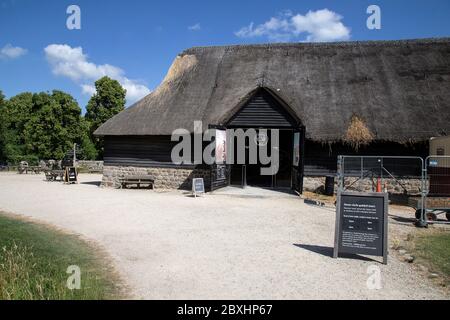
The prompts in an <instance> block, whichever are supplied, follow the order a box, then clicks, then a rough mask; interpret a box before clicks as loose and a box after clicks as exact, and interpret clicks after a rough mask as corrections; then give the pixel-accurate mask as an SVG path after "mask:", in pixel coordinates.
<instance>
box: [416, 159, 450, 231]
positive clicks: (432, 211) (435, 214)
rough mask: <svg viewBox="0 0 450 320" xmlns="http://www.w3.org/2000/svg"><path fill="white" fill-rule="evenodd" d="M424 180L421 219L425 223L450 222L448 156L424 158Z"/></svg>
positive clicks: (449, 168)
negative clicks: (424, 189)
mask: <svg viewBox="0 0 450 320" xmlns="http://www.w3.org/2000/svg"><path fill="white" fill-rule="evenodd" d="M425 182H426V186H427V190H426V192H427V194H426V200H425V201H424V208H423V211H422V212H421V221H424V222H425V225H426V224H428V223H435V224H450V156H429V157H427V158H426V159H425ZM424 213H426V214H424Z"/></svg>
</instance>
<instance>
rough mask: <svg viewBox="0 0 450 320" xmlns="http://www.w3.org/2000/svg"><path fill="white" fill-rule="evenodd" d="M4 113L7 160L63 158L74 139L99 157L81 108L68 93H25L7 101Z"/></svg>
mask: <svg viewBox="0 0 450 320" xmlns="http://www.w3.org/2000/svg"><path fill="white" fill-rule="evenodd" d="M0 117H1V120H2V128H1V130H0V131H1V134H0V135H1V136H2V139H1V141H2V145H1V150H2V156H3V161H5V160H6V161H8V162H11V163H18V162H19V161H22V160H26V161H29V162H31V163H36V162H37V161H38V160H39V159H62V158H63V157H64V156H65V154H66V152H67V151H68V150H70V149H71V148H72V147H73V144H74V143H77V144H79V145H80V146H81V149H82V150H83V157H84V158H95V157H96V152H95V149H94V150H93V149H92V147H93V145H92V142H91V141H90V140H89V138H88V137H89V134H88V125H87V123H86V122H85V120H84V119H83V118H82V116H81V109H80V107H79V106H78V103H77V102H76V101H75V99H74V98H73V97H72V96H70V95H69V94H67V93H64V92H62V91H57V90H55V91H53V92H52V93H51V94H49V93H45V92H41V93H35V94H32V93H29V92H26V93H21V94H19V95H17V96H14V97H12V98H11V99H9V100H7V101H6V102H5V101H4V102H3V106H2V107H1V109H0ZM85 148H86V151H84V150H85Z"/></svg>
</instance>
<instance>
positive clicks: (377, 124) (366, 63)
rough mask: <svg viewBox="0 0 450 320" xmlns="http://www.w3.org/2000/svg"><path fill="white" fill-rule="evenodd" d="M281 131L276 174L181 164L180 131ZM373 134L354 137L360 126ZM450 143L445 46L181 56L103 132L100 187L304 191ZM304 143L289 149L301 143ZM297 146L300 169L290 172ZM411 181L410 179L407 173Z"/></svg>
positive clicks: (444, 42) (397, 44)
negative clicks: (342, 165)
mask: <svg viewBox="0 0 450 320" xmlns="http://www.w3.org/2000/svg"><path fill="white" fill-rule="evenodd" d="M194 121H201V122H202V123H203V128H221V129H230V128H254V129H256V130H260V129H268V130H270V129H279V130H280V147H279V148H280V170H279V172H278V173H277V175H276V176H273V177H260V176H258V174H257V172H258V170H257V169H258V168H259V167H258V165H253V166H252V165H248V166H246V170H245V171H243V170H242V165H241V166H239V165H226V164H225V165H221V166H219V165H211V166H208V165H205V164H199V165H189V164H181V165H176V164H174V163H172V160H171V150H172V148H173V146H174V145H175V144H176V142H172V141H171V134H172V132H173V131H174V130H175V129H179V128H185V129H188V130H191V131H192V130H193V125H194ZM355 121H356V122H358V123H359V125H362V126H363V127H364V130H366V132H365V134H364V136H363V137H361V138H358V136H356V137H355V135H352V134H351V132H350V134H349V131H351V128H352V125H353V124H354V122H355ZM449 132H450V39H448V38H443V39H422V40H402V41H368V42H340V43H298V44H297V43H295V44H294V43H289V44H267V45H238V46H217V47H195V48H191V49H188V50H185V51H184V52H182V53H181V54H179V55H178V56H177V57H176V59H175V61H174V62H173V64H172V66H171V68H170V70H169V71H168V73H167V75H166V77H165V79H164V80H163V82H162V83H161V84H160V86H159V87H158V88H156V89H155V91H153V92H152V93H151V94H149V95H148V96H146V97H145V98H143V99H142V100H140V101H138V102H137V103H135V104H134V105H132V106H131V107H129V108H127V109H126V110H124V111H123V112H121V113H120V114H118V115H116V116H115V117H113V118H112V119H110V120H108V121H107V122H106V123H104V124H103V125H102V126H101V127H100V128H99V129H97V130H96V132H95V134H96V135H97V136H102V137H104V141H105V150H104V165H105V166H104V177H103V184H104V185H106V186H117V184H118V181H119V179H120V178H121V177H123V176H124V175H127V174H131V173H143V174H149V175H152V176H153V177H154V179H155V187H156V188H190V186H191V181H192V178H195V177H202V178H204V179H205V184H206V186H207V189H210V190H213V189H216V188H219V187H221V186H224V185H228V184H240V183H241V182H242V181H243V175H245V176H246V177H247V183H248V184H255V185H262V186H266V187H267V186H269V187H285V188H292V189H296V190H297V191H299V192H301V191H302V185H303V179H304V177H305V178H307V177H322V176H326V175H334V174H336V168H337V156H338V155H340V154H361V155H389V156H392V155H396V156H425V155H427V153H428V140H429V139H430V138H431V137H435V136H443V135H448V134H449ZM296 133H297V134H299V136H300V139H299V140H298V139H294V135H295V134H296ZM294 140H295V143H296V144H298V146H297V147H298V148H299V149H300V161H298V162H297V163H296V164H295V163H294V162H293V151H292V149H293V147H294V145H293V144H294ZM405 174H408V173H405Z"/></svg>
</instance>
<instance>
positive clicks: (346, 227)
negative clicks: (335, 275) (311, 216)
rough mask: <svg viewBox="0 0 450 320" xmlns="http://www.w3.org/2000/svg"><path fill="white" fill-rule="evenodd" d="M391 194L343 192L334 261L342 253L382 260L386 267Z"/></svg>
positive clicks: (337, 207) (337, 206)
mask: <svg viewBox="0 0 450 320" xmlns="http://www.w3.org/2000/svg"><path fill="white" fill-rule="evenodd" d="M388 201H389V200H388V194H387V193H360V192H340V193H338V198H337V204H336V232H335V242H334V253H333V257H334V258H337V257H338V255H339V254H340V253H347V254H362V255H371V256H379V257H383V263H384V264H387V247H388V204H389V202H388Z"/></svg>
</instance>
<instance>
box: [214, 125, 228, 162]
mask: <svg viewBox="0 0 450 320" xmlns="http://www.w3.org/2000/svg"><path fill="white" fill-rule="evenodd" d="M226 158H227V131H226V130H216V164H224V163H225V160H226Z"/></svg>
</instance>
